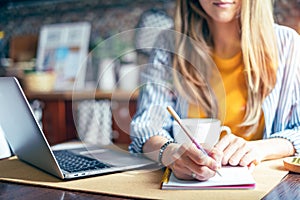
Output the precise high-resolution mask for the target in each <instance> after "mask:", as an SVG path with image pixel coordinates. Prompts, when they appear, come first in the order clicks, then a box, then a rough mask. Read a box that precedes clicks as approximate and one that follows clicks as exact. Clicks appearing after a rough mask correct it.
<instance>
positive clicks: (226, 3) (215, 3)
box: [213, 2, 235, 7]
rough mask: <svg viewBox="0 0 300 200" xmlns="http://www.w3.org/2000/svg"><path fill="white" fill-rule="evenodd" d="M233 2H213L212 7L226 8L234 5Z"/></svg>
mask: <svg viewBox="0 0 300 200" xmlns="http://www.w3.org/2000/svg"><path fill="white" fill-rule="evenodd" d="M234 4H235V2H214V3H213V5H216V6H219V7H227V6H231V5H234Z"/></svg>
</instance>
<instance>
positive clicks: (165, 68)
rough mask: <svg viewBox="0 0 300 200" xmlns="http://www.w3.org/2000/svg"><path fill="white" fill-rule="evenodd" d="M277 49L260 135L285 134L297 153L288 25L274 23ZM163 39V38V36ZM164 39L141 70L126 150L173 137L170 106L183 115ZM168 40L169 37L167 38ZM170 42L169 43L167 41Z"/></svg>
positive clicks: (297, 96) (295, 74)
mask: <svg viewBox="0 0 300 200" xmlns="http://www.w3.org/2000/svg"><path fill="white" fill-rule="evenodd" d="M274 27H275V33H276V38H277V43H278V50H279V52H278V53H279V66H278V71H277V82H276V84H275V87H274V89H273V90H272V91H271V93H270V94H269V95H268V96H267V97H266V99H265V100H264V102H263V104H262V109H263V113H264V118H265V130H264V135H263V138H264V139H267V138H285V139H287V140H289V141H290V142H291V143H292V144H293V146H294V148H295V150H296V153H297V154H299V153H300V36H299V35H298V33H297V32H296V31H295V30H293V29H291V28H288V27H285V26H281V25H275V26H274ZM164 39H166V38H164ZM164 39H162V40H161V41H158V44H159V45H160V46H161V47H162V48H155V49H154V50H153V51H152V54H151V56H150V62H149V64H148V65H147V66H146V67H145V69H144V70H143V71H142V73H141V84H142V86H141V89H140V95H139V99H138V108H137V112H136V114H135V116H134V118H133V119H132V122H131V124H130V137H131V140H132V142H131V144H130V145H129V151H130V152H132V153H142V147H143V145H144V143H145V142H146V141H147V140H148V139H149V138H150V137H152V136H155V135H160V136H164V137H166V138H168V139H169V140H173V133H172V124H173V119H172V118H171V116H170V115H169V114H168V112H167V110H166V107H167V106H168V105H170V106H172V107H173V108H174V109H175V111H176V112H177V113H178V114H179V116H180V117H181V118H185V117H187V111H188V102H187V100H186V99H185V98H184V97H183V96H181V95H179V94H178V92H177V91H176V89H175V87H174V85H173V79H172V77H173V75H172V54H171V52H170V51H168V50H166V49H168V48H171V47H166V46H165V45H167V44H165V43H168V42H165V41H164ZM167 40H170V39H167ZM170 45H172V44H170Z"/></svg>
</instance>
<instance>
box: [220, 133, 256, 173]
mask: <svg viewBox="0 0 300 200" xmlns="http://www.w3.org/2000/svg"><path fill="white" fill-rule="evenodd" d="M215 147H216V148H217V149H218V150H220V151H222V152H223V154H224V156H223V159H222V165H228V164H229V165H233V166H236V165H241V166H248V167H251V168H252V167H253V165H256V164H258V163H259V162H260V161H261V160H262V155H261V154H260V148H259V145H258V143H257V142H255V141H246V140H244V139H243V138H241V137H238V136H235V135H234V134H227V135H225V136H224V137H223V138H222V139H221V140H220V141H219V142H218V143H217V144H216V146H215Z"/></svg>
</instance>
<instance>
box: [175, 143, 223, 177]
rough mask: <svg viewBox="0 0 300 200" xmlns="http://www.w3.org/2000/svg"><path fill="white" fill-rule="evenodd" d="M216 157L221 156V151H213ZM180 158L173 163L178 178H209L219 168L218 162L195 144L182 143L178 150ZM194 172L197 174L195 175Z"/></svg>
mask: <svg viewBox="0 0 300 200" xmlns="http://www.w3.org/2000/svg"><path fill="white" fill-rule="evenodd" d="M213 155H214V156H215V157H220V156H219V152H218V151H217V150H215V151H214V152H213ZM177 156H178V159H177V160H176V161H175V162H174V163H173V164H172V165H171V169H172V170H173V172H174V174H175V176H176V177H178V178H182V179H193V178H196V179H198V180H207V179H209V178H211V177H212V176H214V175H215V173H216V172H215V171H216V169H217V168H218V166H219V165H218V164H217V162H216V161H215V160H214V159H213V158H211V157H210V156H208V155H206V154H204V153H203V152H202V151H200V150H199V149H197V148H196V147H195V146H194V145H182V146H181V147H180V148H179V149H178V152H177ZM192 174H195V176H194V177H193V176H192Z"/></svg>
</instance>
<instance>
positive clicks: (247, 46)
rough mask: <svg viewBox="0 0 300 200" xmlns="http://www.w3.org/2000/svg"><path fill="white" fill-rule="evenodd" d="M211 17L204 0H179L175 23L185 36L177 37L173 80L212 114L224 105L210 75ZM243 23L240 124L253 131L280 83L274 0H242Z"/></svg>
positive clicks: (176, 29)
mask: <svg viewBox="0 0 300 200" xmlns="http://www.w3.org/2000/svg"><path fill="white" fill-rule="evenodd" d="M206 19H207V15H206V14H205V12H204V10H203V9H202V7H201V5H200V3H199V0H177V5H176V11H175V16H174V23H175V24H174V26H175V27H174V28H175V31H177V32H180V33H182V35H183V36H181V37H176V44H175V45H176V48H175V49H176V51H177V52H176V53H175V55H174V62H173V63H174V65H173V68H174V71H176V73H174V80H175V84H176V87H177V88H178V90H179V92H180V93H181V94H182V95H184V96H186V97H188V99H189V101H190V102H191V103H194V104H197V105H199V106H200V107H201V109H203V111H204V112H205V113H206V115H207V116H211V117H216V116H218V112H219V108H218V107H219V106H218V103H217V101H216V97H215V95H214V93H213V91H212V90H211V89H210V85H209V83H208V81H207V80H209V79H210V78H211V77H212V72H211V71H210V70H211V69H212V66H215V65H214V62H213V60H212V59H211V55H212V51H213V42H212V38H211V34H210V32H209V28H208V25H207V20H206ZM240 26H241V27H240V28H241V41H240V43H241V50H242V55H243V62H244V66H245V80H246V84H247V85H248V97H247V105H246V112H245V116H244V120H243V123H242V124H240V126H245V127H248V131H247V132H248V133H249V132H253V131H254V130H256V128H257V125H258V121H259V119H260V116H261V114H262V110H261V106H262V102H263V100H264V98H265V97H266V96H267V95H268V94H269V93H270V91H271V90H272V89H273V88H274V85H275V83H276V71H277V66H278V51H277V46H276V39H275V33H274V31H273V30H274V28H273V26H274V18H273V2H272V0H263V1H261V0H250V1H249V0H242V6H241V11H240ZM187 49H188V51H187ZM195 63H197V64H196V65H195ZM178 72H179V73H178ZM178 74H180V76H178ZM181 76H182V77H181Z"/></svg>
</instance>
